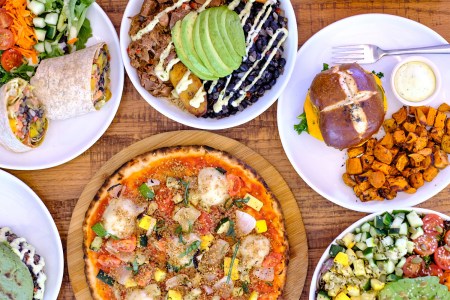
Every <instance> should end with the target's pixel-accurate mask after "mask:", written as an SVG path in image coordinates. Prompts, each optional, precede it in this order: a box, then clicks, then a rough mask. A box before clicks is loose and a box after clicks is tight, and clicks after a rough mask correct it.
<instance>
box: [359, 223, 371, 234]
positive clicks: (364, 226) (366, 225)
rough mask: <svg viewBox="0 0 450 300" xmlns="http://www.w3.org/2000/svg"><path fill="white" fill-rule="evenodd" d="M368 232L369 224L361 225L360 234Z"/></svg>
mask: <svg viewBox="0 0 450 300" xmlns="http://www.w3.org/2000/svg"><path fill="white" fill-rule="evenodd" d="M369 230H370V224H369V223H367V222H366V223H364V224H362V225H361V231H362V232H369Z"/></svg>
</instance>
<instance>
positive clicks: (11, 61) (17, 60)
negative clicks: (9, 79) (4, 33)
mask: <svg viewBox="0 0 450 300" xmlns="http://www.w3.org/2000/svg"><path fill="white" fill-rule="evenodd" d="M0 30H1V29H0ZM1 63H2V67H3V69H5V70H6V71H7V72H9V71H11V70H12V69H13V68H17V67H19V66H20V65H22V64H23V55H22V54H21V53H20V52H19V51H17V50H15V49H8V50H6V51H5V52H3V53H2V58H1Z"/></svg>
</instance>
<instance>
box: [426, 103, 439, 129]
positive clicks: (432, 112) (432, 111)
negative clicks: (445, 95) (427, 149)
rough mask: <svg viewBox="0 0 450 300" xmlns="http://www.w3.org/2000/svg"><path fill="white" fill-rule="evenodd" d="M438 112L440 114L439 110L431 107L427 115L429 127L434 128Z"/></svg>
mask: <svg viewBox="0 0 450 300" xmlns="http://www.w3.org/2000/svg"><path fill="white" fill-rule="evenodd" d="M437 112H438V111H437V109H435V108H434V107H430V108H429V109H428V113H427V125H428V126H433V124H434V120H435V119H436V114H437Z"/></svg>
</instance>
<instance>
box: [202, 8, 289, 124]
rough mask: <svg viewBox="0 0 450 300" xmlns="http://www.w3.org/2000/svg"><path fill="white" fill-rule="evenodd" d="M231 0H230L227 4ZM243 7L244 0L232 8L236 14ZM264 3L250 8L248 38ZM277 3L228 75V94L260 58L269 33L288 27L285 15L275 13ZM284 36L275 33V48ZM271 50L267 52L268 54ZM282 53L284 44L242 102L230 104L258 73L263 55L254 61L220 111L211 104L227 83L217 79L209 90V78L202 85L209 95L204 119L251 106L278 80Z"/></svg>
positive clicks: (222, 115)
mask: <svg viewBox="0 0 450 300" xmlns="http://www.w3.org/2000/svg"><path fill="white" fill-rule="evenodd" d="M230 2H231V1H230V0H229V1H228V3H230ZM244 6H245V2H241V3H240V4H239V5H238V6H237V7H236V9H235V11H236V12H237V13H238V14H239V13H240V12H241V11H242V9H243V8H244ZM262 6H263V4H261V3H257V2H255V3H254V4H253V6H252V8H251V11H250V15H249V17H248V19H247V21H246V24H245V25H244V33H245V37H246V38H247V35H248V32H249V30H250V28H251V25H252V24H253V22H254V20H255V17H256V15H257V14H258V12H259V11H260V10H261V9H262ZM279 6H280V4H279V2H278V1H277V3H276V4H274V5H273V10H272V13H271V14H270V15H269V17H268V19H267V20H266V21H265V22H264V24H263V26H262V28H261V31H260V32H259V34H258V35H257V37H256V41H255V42H254V43H253V45H252V47H251V48H250V50H249V53H248V57H247V58H246V60H244V61H243V62H242V64H241V66H240V67H239V69H237V70H235V71H234V72H233V73H232V74H231V80H230V83H229V84H228V87H227V93H226V95H227V94H229V93H230V92H231V91H232V90H233V88H234V87H235V85H236V84H237V83H238V82H239V81H240V80H241V78H242V77H243V76H244V74H245V73H246V72H247V71H248V70H249V68H250V67H251V66H252V65H253V63H254V62H255V61H256V60H258V59H261V55H262V53H263V51H264V48H265V47H266V46H267V44H268V43H269V40H270V39H271V37H272V35H273V34H274V33H275V31H276V30H277V29H279V28H287V18H285V17H283V16H281V15H280V14H279V13H278V12H280V8H279ZM282 37H283V35H278V38H277V39H276V41H275V42H274V43H273V46H272V47H275V46H276V45H277V43H278V42H279V40H280V39H281V38H282ZM270 52H271V51H268V52H266V55H267V56H268V55H269V54H270ZM282 55H283V46H281V47H280V48H279V50H278V51H277V53H276V54H275V56H274V57H273V59H272V60H271V62H270V64H269V66H268V67H267V68H266V70H265V71H264V73H263V74H262V76H261V77H260V79H259V80H258V81H257V82H256V84H255V85H254V86H253V87H252V88H251V89H250V90H249V92H247V95H246V97H245V98H244V100H242V102H241V103H240V104H239V105H238V106H237V107H234V106H233V105H232V104H231V103H232V102H233V101H234V100H236V99H237V98H239V97H240V94H239V90H242V89H243V88H245V87H246V86H248V85H250V84H251V83H252V82H253V81H254V80H255V78H256V77H258V75H259V74H260V71H261V68H262V67H263V66H264V64H265V63H266V58H265V57H263V58H262V59H261V60H260V61H259V62H258V64H257V67H256V68H255V69H254V70H253V71H252V72H251V73H250V74H249V75H248V76H247V78H246V79H245V82H244V83H243V84H242V85H241V87H240V88H239V90H238V91H237V92H235V93H234V95H233V97H231V99H230V101H228V105H226V106H223V108H222V110H221V111H220V112H218V113H215V112H214V109H213V106H214V104H215V103H216V102H217V99H218V98H219V93H220V92H221V91H222V90H223V88H224V87H225V85H226V81H227V78H220V79H219V80H218V82H217V84H216V86H215V87H214V88H213V90H212V92H211V93H208V91H209V88H210V86H211V81H208V82H207V83H206V84H205V90H206V92H207V98H208V109H207V112H206V114H205V115H203V117H204V118H216V119H221V118H225V117H228V116H231V115H234V114H235V113H237V112H238V111H242V110H244V109H245V108H246V107H248V106H250V105H252V104H253V103H255V102H256V101H258V99H259V98H260V97H262V96H263V95H264V93H265V92H266V91H267V90H270V89H271V88H272V87H273V86H274V85H275V83H276V82H277V79H278V77H279V76H280V75H281V74H283V72H284V66H285V65H286V60H285V59H284V58H283V57H282Z"/></svg>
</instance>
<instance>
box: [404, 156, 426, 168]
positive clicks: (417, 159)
mask: <svg viewBox="0 0 450 300" xmlns="http://www.w3.org/2000/svg"><path fill="white" fill-rule="evenodd" d="M408 157H409V163H410V164H411V166H413V167H419V166H420V163H421V162H422V161H423V160H424V159H425V156H423V155H421V154H417V153H411V154H409V155H408Z"/></svg>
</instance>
